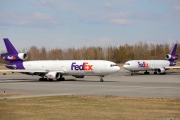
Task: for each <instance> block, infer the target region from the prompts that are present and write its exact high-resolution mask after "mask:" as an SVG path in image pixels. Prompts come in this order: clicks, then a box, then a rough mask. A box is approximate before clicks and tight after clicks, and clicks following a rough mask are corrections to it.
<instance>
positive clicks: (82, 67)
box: [71, 62, 93, 70]
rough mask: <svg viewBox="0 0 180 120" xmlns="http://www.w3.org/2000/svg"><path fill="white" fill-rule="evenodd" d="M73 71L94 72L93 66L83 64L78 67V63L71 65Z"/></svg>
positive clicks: (86, 63)
mask: <svg viewBox="0 0 180 120" xmlns="http://www.w3.org/2000/svg"><path fill="white" fill-rule="evenodd" d="M71 70H93V65H89V64H88V62H83V64H81V65H77V64H76V62H73V63H72V64H71Z"/></svg>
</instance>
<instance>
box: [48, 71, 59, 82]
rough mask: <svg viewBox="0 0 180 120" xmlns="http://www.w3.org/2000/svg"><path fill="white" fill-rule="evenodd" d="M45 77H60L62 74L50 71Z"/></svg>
mask: <svg viewBox="0 0 180 120" xmlns="http://www.w3.org/2000/svg"><path fill="white" fill-rule="evenodd" d="M45 77H47V78H48V79H56V80H57V79H59V78H60V74H59V73H57V72H48V73H47V74H46V75H45Z"/></svg>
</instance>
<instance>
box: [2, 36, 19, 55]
mask: <svg viewBox="0 0 180 120" xmlns="http://www.w3.org/2000/svg"><path fill="white" fill-rule="evenodd" d="M3 40H4V43H5V45H6V49H7V51H8V53H10V54H18V52H17V50H16V49H15V47H14V46H13V45H12V43H11V42H10V41H9V39H8V38H4V39H3Z"/></svg>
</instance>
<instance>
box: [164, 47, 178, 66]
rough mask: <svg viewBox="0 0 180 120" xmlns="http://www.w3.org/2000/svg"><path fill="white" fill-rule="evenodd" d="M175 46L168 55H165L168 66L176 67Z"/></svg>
mask: <svg viewBox="0 0 180 120" xmlns="http://www.w3.org/2000/svg"><path fill="white" fill-rule="evenodd" d="M176 49H177V44H175V45H174V47H173V49H172V50H171V52H170V54H167V55H166V57H165V58H166V59H168V60H169V62H170V66H174V65H176V62H175V60H177V59H178V55H177V54H176Z"/></svg>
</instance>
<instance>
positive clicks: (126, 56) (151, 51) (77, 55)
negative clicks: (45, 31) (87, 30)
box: [0, 42, 180, 63]
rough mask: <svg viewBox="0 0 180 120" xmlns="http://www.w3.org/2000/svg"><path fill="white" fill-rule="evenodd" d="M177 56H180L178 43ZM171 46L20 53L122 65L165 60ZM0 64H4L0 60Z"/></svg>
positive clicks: (144, 44)
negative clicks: (131, 62) (130, 62)
mask: <svg viewBox="0 0 180 120" xmlns="http://www.w3.org/2000/svg"><path fill="white" fill-rule="evenodd" d="M177 44H178V48H177V52H176V53H177V54H178V55H179V54H180V43H177ZM172 47H173V45H169V44H148V43H147V42H138V43H137V44H134V45H128V44H124V45H120V46H118V47H117V46H108V47H82V48H66V49H61V48H54V49H47V48H45V47H42V48H38V47H36V46H32V47H30V48H29V49H27V48H26V49H23V50H21V51H20V52H26V51H27V54H28V60H110V61H113V62H116V63H123V62H125V61H127V60H134V59H150V60H151V59H165V55H166V54H169V53H170V50H171V49H172ZM0 63H5V61H3V60H2V59H0Z"/></svg>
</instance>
